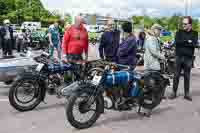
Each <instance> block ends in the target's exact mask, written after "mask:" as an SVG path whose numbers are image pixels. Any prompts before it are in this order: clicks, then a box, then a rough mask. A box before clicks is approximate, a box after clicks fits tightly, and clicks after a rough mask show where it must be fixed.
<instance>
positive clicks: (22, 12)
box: [0, 0, 60, 25]
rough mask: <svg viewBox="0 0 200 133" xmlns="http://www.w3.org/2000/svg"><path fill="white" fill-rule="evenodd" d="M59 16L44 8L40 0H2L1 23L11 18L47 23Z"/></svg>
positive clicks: (13, 20)
mask: <svg viewBox="0 0 200 133" xmlns="http://www.w3.org/2000/svg"><path fill="white" fill-rule="evenodd" d="M59 18H60V16H59V15H58V14H54V15H53V14H52V13H50V12H49V11H47V10H46V9H44V7H43V5H42V3H41V1H40V0H0V23H2V21H3V20H4V19H10V20H11V22H12V23H19V24H21V23H22V22H24V21H41V22H44V23H42V24H44V25H47V24H49V23H52V21H55V20H58V19H59Z"/></svg>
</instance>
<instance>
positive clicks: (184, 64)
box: [170, 16, 198, 101]
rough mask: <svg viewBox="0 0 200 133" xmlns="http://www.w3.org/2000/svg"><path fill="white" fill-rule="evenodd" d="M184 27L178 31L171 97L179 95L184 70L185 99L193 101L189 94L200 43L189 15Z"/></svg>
mask: <svg viewBox="0 0 200 133" xmlns="http://www.w3.org/2000/svg"><path fill="white" fill-rule="evenodd" d="M182 24H183V29H182V30H179V31H178V32H177V33H176V37H175V45H176V72H175V75H174V81H173V93H172V95H171V96H170V98H171V99H175V98H176V97H177V89H178V84H179V78H180V74H181V71H182V70H184V91H185V96H184V99H186V100H188V101H192V97H191V96H190V94H189V89H190V73H191V68H192V64H193V56H194V50H195V47H197V43H198V32H196V31H194V30H193V29H192V18H191V17H189V16H187V17H183V20H182Z"/></svg>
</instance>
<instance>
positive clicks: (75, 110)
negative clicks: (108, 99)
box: [66, 92, 104, 129]
mask: <svg viewBox="0 0 200 133" xmlns="http://www.w3.org/2000/svg"><path fill="white" fill-rule="evenodd" d="M93 98H94V96H92V95H90V94H89V93H84V92H83V93H79V94H74V95H72V96H71V97H70V98H69V99H68V103H67V106H66V116H67V119H68V121H69V123H70V124H71V125H72V126H73V127H75V128H77V129H85V128H89V127H91V126H92V125H93V124H94V123H95V122H96V120H97V119H98V118H99V117H100V115H101V113H102V112H101V110H102V108H104V104H103V103H102V102H101V101H102V100H99V98H98V97H97V98H95V100H93V102H92V104H89V101H90V100H89V99H93Z"/></svg>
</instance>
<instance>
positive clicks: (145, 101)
mask: <svg viewBox="0 0 200 133" xmlns="http://www.w3.org/2000/svg"><path fill="white" fill-rule="evenodd" d="M163 94H164V93H163V92H159V93H158V92H157V93H156V92H152V91H151V92H149V93H146V94H143V96H142V100H141V103H140V105H141V107H143V108H145V109H149V110H152V109H154V108H156V107H157V106H158V105H160V103H161V102H162V99H163Z"/></svg>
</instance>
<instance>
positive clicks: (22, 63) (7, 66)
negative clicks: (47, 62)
mask: <svg viewBox="0 0 200 133" xmlns="http://www.w3.org/2000/svg"><path fill="white" fill-rule="evenodd" d="M39 53H41V51H39ZM37 56H38V53H32V52H30V51H29V52H27V53H26V54H22V53H21V54H20V56H19V57H17V58H11V59H1V60H0V82H4V83H5V84H11V83H12V82H13V81H14V79H15V78H16V77H17V75H19V74H20V73H22V72H24V70H25V69H27V68H29V67H36V66H37V62H36V61H34V60H33V58H34V57H37Z"/></svg>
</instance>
